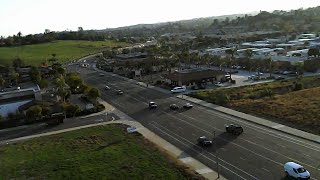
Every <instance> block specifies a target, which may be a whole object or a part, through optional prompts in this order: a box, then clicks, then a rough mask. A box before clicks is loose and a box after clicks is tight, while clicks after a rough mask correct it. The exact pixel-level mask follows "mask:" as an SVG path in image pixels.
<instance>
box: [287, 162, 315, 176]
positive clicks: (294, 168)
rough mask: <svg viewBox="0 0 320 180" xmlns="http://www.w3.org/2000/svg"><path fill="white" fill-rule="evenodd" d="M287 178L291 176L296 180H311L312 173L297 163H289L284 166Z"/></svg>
mask: <svg viewBox="0 0 320 180" xmlns="http://www.w3.org/2000/svg"><path fill="white" fill-rule="evenodd" d="M283 168H284V172H285V173H286V176H288V177H289V176H291V177H293V178H296V179H310V173H309V172H308V171H307V170H306V169H305V168H304V167H302V166H301V165H300V164H297V163H295V162H287V163H285V164H284V166H283Z"/></svg>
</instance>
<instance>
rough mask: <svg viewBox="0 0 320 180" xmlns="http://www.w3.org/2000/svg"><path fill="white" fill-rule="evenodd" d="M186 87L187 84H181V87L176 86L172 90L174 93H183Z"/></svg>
mask: <svg viewBox="0 0 320 180" xmlns="http://www.w3.org/2000/svg"><path fill="white" fill-rule="evenodd" d="M186 89H187V88H186V87H185V86H181V87H175V88H173V89H172V90H171V92H172V93H182V92H185V91H186Z"/></svg>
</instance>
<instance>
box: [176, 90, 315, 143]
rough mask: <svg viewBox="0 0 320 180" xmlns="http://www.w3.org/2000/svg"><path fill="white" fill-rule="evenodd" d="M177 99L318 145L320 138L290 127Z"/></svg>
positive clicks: (194, 100) (193, 99) (200, 102)
mask: <svg viewBox="0 0 320 180" xmlns="http://www.w3.org/2000/svg"><path fill="white" fill-rule="evenodd" d="M177 98H180V99H184V100H187V101H190V102H192V103H194V104H198V105H201V106H204V107H207V108H210V109H213V110H216V111H219V112H222V113H225V114H228V115H231V116H234V117H237V118H240V119H243V120H246V121H249V122H252V123H255V124H259V125H262V126H265V127H268V128H271V129H274V130H277V131H281V132H284V133H287V134H290V135H293V136H296V137H300V138H303V139H306V140H309V141H313V142H316V143H320V136H317V135H314V134H311V133H307V132H304V131H301V130H298V129H294V128H291V127H288V126H285V125H282V124H278V123H275V122H272V121H269V120H266V119H262V118H259V117H255V116H252V115H249V114H245V113H242V112H239V111H235V110H232V109H228V108H225V107H222V106H218V105H215V104H212V103H208V102H205V101H203V100H200V99H196V98H192V97H189V96H183V98H182V96H181V95H178V96H177Z"/></svg>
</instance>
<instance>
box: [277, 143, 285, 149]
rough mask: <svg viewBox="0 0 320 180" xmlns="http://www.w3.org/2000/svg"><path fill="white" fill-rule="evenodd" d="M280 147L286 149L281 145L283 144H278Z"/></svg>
mask: <svg viewBox="0 0 320 180" xmlns="http://www.w3.org/2000/svg"><path fill="white" fill-rule="evenodd" d="M277 145H278V146H280V147H282V148H286V147H285V146H283V145H281V144H277Z"/></svg>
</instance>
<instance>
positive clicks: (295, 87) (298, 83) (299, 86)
mask: <svg viewBox="0 0 320 180" xmlns="http://www.w3.org/2000/svg"><path fill="white" fill-rule="evenodd" d="M302 89H303V84H302V83H300V82H296V83H294V87H293V90H294V91H300V90H302Z"/></svg>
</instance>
